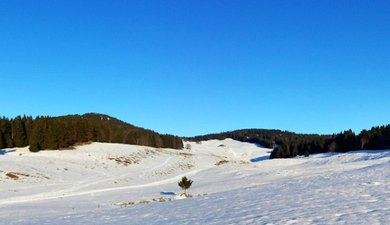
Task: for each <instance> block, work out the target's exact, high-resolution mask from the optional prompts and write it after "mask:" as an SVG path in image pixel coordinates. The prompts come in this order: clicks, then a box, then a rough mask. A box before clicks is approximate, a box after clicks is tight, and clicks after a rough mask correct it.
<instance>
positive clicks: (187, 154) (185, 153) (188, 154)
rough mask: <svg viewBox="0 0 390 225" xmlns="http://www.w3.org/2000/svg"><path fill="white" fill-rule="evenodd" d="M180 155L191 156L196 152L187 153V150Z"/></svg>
mask: <svg viewBox="0 0 390 225" xmlns="http://www.w3.org/2000/svg"><path fill="white" fill-rule="evenodd" d="M179 155H180V156H184V157H190V156H193V155H194V154H192V153H187V152H180V153H179Z"/></svg>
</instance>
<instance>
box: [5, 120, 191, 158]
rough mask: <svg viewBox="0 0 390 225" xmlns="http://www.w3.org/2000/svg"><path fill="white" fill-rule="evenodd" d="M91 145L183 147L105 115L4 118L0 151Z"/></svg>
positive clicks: (172, 138)
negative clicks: (2, 149)
mask: <svg viewBox="0 0 390 225" xmlns="http://www.w3.org/2000/svg"><path fill="white" fill-rule="evenodd" d="M88 142H107V143H123V144H135V145H145V146H150V147H156V148H174V149H182V148H183V143H182V140H181V139H180V138H179V137H176V136H173V135H166V134H165V135H161V134H158V133H156V132H154V131H151V130H146V129H143V128H139V127H136V126H133V125H131V124H128V123H125V122H123V121H120V120H118V119H116V118H113V117H110V116H107V115H103V114H95V113H88V114H84V115H68V116H61V117H49V116H39V117H36V118H32V117H31V116H17V117H16V118H13V119H9V118H5V117H3V118H1V119H0V148H13V147H25V146H30V151H32V152H37V151H40V150H47V149H50V150H58V149H69V148H71V147H73V146H75V145H78V144H83V143H88Z"/></svg>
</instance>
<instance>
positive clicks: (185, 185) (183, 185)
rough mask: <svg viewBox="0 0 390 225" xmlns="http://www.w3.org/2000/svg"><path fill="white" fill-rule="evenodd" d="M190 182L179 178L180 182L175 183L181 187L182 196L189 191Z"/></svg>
mask: <svg viewBox="0 0 390 225" xmlns="http://www.w3.org/2000/svg"><path fill="white" fill-rule="evenodd" d="M192 182H193V181H192V180H190V179H188V178H187V177H185V176H184V177H182V178H181V181H179V183H177V184H178V185H179V187H181V189H183V191H184V194H186V192H187V189H189V188H190V187H191V185H192Z"/></svg>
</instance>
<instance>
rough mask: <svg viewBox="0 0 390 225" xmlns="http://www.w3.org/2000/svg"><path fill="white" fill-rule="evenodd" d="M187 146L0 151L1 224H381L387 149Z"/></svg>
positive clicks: (385, 220) (388, 173)
mask: <svg viewBox="0 0 390 225" xmlns="http://www.w3.org/2000/svg"><path fill="white" fill-rule="evenodd" d="M186 144H187V143H185V145H186ZM189 144H190V145H191V150H186V149H185V150H172V149H155V148H150V147H144V146H131V145H122V144H106V143H93V144H90V145H85V146H80V147H78V148H77V149H76V150H67V151H42V152H39V153H30V152H29V151H28V150H27V148H22V149H5V150H0V224H59V225H61V224H72V225H75V224H390V151H374V152H365V151H360V152H353V153H346V154H320V155H314V156H310V157H308V158H294V159H278V160H268V156H269V151H270V150H269V149H265V148H260V147H258V146H256V145H253V144H249V143H241V142H237V141H233V140H231V139H227V140H223V141H217V140H211V141H204V142H202V143H200V144H197V143H189ZM182 176H187V177H188V178H190V179H192V180H193V181H194V183H193V185H192V187H191V188H190V189H189V191H188V192H189V193H190V194H192V195H193V198H190V199H181V197H180V196H179V195H180V194H181V193H182V191H181V190H180V188H179V187H178V185H177V182H178V181H179V180H180V178H181V177H182Z"/></svg>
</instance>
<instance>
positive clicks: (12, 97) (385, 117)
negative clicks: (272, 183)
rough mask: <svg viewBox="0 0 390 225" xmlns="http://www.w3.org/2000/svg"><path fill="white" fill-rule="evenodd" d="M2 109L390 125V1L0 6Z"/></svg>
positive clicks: (174, 127) (199, 126)
mask: <svg viewBox="0 0 390 225" xmlns="http://www.w3.org/2000/svg"><path fill="white" fill-rule="evenodd" d="M0 84H1V87H2V93H3V97H2V104H1V105H2V107H1V115H4V116H8V117H14V116H16V115H20V114H22V115H23V114H27V115H33V116H36V115H52V116H56V115H65V114H83V113H86V112H99V113H105V114H109V115H112V116H114V117H117V118H119V119H122V120H124V121H126V122H129V123H132V124H135V125H137V126H142V127H146V128H149V129H153V130H155V131H158V132H161V133H172V134H176V135H183V136H192V135H199V134H206V133H211V132H222V131H228V130H234V129H241V128H276V129H282V130H290V131H294V132H299V133H335V132H339V131H342V130H346V129H349V128H351V129H353V130H354V131H356V132H359V131H360V130H361V129H363V128H370V127H371V126H374V125H383V124H389V123H390V113H389V112H390V101H389V96H390V2H389V1H385V0H384V1H380V0H361V1H344V0H341V1H330V0H319V1H311V0H310V1H309V0H307V1H303V0H302V1H297V0H292V1H278V0H276V1H274V0H273V1H261V0H246V1H241V0H236V1H192V0H189V1H170V0H168V1H165V0H164V1H121V0H118V1H111V0H107V1H98V0H95V1H89V0H85V1H75V0H66V1H65V0H63V1H61V0H57V1H51V0H46V1H43V0H30V1H26V0H14V1H0Z"/></svg>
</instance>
